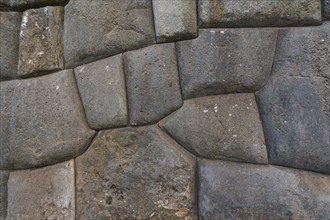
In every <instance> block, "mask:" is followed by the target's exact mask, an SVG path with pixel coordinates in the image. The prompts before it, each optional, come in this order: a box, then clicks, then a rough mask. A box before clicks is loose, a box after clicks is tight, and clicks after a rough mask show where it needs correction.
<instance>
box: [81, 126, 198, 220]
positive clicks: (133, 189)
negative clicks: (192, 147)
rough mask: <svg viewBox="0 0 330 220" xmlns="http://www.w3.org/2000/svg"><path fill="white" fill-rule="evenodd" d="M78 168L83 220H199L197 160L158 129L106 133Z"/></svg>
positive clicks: (101, 135)
mask: <svg viewBox="0 0 330 220" xmlns="http://www.w3.org/2000/svg"><path fill="white" fill-rule="evenodd" d="M76 168H77V169H76V170H77V219H115V220H117V219H164V220H165V219H166V220H167V219H187V220H188V219H197V213H196V207H195V206H196V201H195V197H196V196H195V158H193V157H192V156H191V155H190V154H189V153H187V152H186V151H184V150H183V149H182V148H181V147H180V146H179V145H177V144H176V143H175V142H174V141H173V140H172V139H170V138H169V137H168V136H166V135H164V134H163V133H162V132H161V131H160V129H159V128H157V127H156V126H148V127H139V128H122V129H115V130H109V131H101V132H100V133H99V134H98V136H97V138H96V139H95V141H94V142H93V143H92V145H91V147H90V148H89V149H88V150H87V152H86V153H85V154H83V155H81V156H79V157H78V158H77V159H76Z"/></svg>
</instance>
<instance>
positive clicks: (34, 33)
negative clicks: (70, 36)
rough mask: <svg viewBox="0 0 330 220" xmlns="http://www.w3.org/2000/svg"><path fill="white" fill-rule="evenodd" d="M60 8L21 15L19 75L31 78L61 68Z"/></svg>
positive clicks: (27, 12)
mask: <svg viewBox="0 0 330 220" xmlns="http://www.w3.org/2000/svg"><path fill="white" fill-rule="evenodd" d="M62 34H63V7H61V6H58V7H45V8H40V9H30V10H27V11H25V12H24V13H23V19H22V26H21V33H20V46H19V62H18V75H20V76H24V77H27V76H31V75H38V74H42V73H44V72H46V71H51V70H58V69H62V68H63V45H62V44H63V43H62Z"/></svg>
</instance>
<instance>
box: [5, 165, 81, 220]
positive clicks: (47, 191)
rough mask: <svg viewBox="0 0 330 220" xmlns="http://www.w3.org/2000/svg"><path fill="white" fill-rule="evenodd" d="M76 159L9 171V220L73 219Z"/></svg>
mask: <svg viewBox="0 0 330 220" xmlns="http://www.w3.org/2000/svg"><path fill="white" fill-rule="evenodd" d="M74 184H75V183H74V161H73V160H71V161H68V162H64V163H60V164H56V165H53V166H48V167H44V168H40V169H35V170H22V171H14V172H11V173H10V176H9V180H8V216H7V219H8V220H15V219H74V217H75V213H74V212H75V188H74V187H75V186H74Z"/></svg>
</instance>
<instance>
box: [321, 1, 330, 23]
mask: <svg viewBox="0 0 330 220" xmlns="http://www.w3.org/2000/svg"><path fill="white" fill-rule="evenodd" d="M322 18H323V20H330V0H322Z"/></svg>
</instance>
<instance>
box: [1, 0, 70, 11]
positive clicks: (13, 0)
mask: <svg viewBox="0 0 330 220" xmlns="http://www.w3.org/2000/svg"><path fill="white" fill-rule="evenodd" d="M68 1H69V0H0V8H6V9H7V10H8V9H10V10H18V11H24V10H27V9H29V8H40V7H45V6H60V5H65V4H66V3H68Z"/></svg>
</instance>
